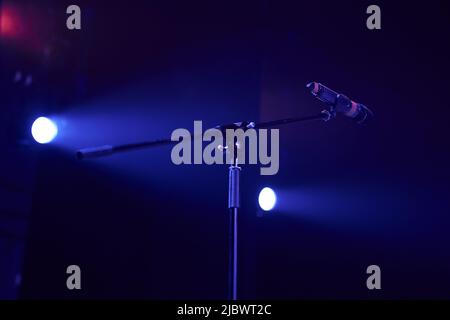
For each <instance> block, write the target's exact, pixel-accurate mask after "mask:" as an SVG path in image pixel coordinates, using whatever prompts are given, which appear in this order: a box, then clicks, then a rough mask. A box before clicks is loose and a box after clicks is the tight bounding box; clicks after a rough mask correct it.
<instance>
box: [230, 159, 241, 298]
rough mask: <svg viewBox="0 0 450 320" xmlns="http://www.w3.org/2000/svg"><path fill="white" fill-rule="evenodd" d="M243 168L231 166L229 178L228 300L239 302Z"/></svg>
mask: <svg viewBox="0 0 450 320" xmlns="http://www.w3.org/2000/svg"><path fill="white" fill-rule="evenodd" d="M240 171H241V168H239V167H238V166H237V165H232V166H230V169H229V178H228V211H229V221H230V225H229V234H228V254H229V258H228V259H229V265H228V299H230V300H237V279H238V278H237V266H238V263H237V262H238V258H237V254H238V246H237V240H238V230H237V228H238V221H237V219H238V209H239V175H240Z"/></svg>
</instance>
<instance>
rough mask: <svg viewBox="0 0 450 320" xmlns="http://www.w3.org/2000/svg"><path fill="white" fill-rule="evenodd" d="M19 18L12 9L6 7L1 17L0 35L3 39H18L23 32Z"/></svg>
mask: <svg viewBox="0 0 450 320" xmlns="http://www.w3.org/2000/svg"><path fill="white" fill-rule="evenodd" d="M19 22H20V21H19V19H18V16H17V14H16V12H15V10H13V9H12V8H10V7H8V6H4V7H3V8H2V10H1V16H0V34H1V36H2V37H7V38H10V37H16V36H17V35H19V34H20V32H21V25H20V23H19Z"/></svg>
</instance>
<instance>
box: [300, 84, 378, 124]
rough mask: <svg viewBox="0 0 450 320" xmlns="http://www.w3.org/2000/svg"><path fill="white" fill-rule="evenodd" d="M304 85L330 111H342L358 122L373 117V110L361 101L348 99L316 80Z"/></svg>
mask: <svg viewBox="0 0 450 320" xmlns="http://www.w3.org/2000/svg"><path fill="white" fill-rule="evenodd" d="M306 87H307V88H308V89H309V90H310V91H311V93H312V95H313V96H315V97H316V98H317V99H319V100H320V101H322V102H325V103H326V104H327V105H329V106H330V107H331V112H333V113H342V114H344V115H345V116H347V117H350V118H353V119H354V120H355V121H356V122H357V123H358V124H363V123H365V122H367V121H369V120H370V119H371V118H372V117H373V112H372V111H371V110H370V109H369V108H367V107H366V106H365V105H363V104H361V103H357V102H354V101H352V100H350V98H348V97H347V96H345V95H343V94H339V93H337V92H335V91H333V90H331V89H330V88H328V87H326V86H324V85H323V84H320V83H318V82H310V83H308V84H307V85H306Z"/></svg>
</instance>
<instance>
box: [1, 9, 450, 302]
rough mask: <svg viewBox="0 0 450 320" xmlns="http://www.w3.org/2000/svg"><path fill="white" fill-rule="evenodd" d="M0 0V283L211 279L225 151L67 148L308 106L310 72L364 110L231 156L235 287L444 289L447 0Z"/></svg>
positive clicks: (11, 293)
mask: <svg viewBox="0 0 450 320" xmlns="http://www.w3.org/2000/svg"><path fill="white" fill-rule="evenodd" d="M0 4H1V16H0V17H1V20H0V23H1V26H2V30H1V53H0V54H1V62H0V63H1V99H0V101H1V102H0V105H1V111H0V112H1V119H2V122H3V125H2V126H1V147H2V150H4V152H3V151H2V157H1V165H2V170H1V172H2V173H1V180H0V186H1V193H0V199H1V207H0V271H1V276H0V297H1V298H8V299H10V298H33V299H36V298H77V299H78V298H152V299H197V298H199V299H223V298H226V280H227V277H226V266H227V251H226V250H227V248H226V245H227V243H226V235H227V216H226V213H227V210H226V205H227V203H226V197H227V194H226V192H227V171H228V169H227V168H226V166H174V165H173V164H172V163H171V162H170V148H168V147H161V148H156V149H151V150H142V151H136V152H132V153H127V154H120V155H117V156H113V157H110V158H104V159H96V160H92V161H83V162H80V161H77V160H76V159H75V150H77V149H78V148H80V147H88V146H95V145H102V144H116V143H125V142H135V141H140V140H145V139H154V138H161V137H166V136H168V135H169V134H170V132H171V130H172V129H174V128H179V127H185V128H189V129H191V128H192V125H193V120H203V122H204V124H205V127H206V126H208V127H209V126H214V125H216V124H220V123H229V122H233V121H239V120H271V119H278V118H283V117H290V116H300V115H309V114H315V113H317V112H318V111H320V110H321V109H320V108H321V107H322V106H321V104H320V103H319V102H318V101H316V100H315V99H314V98H313V97H311V96H310V95H309V93H308V92H307V91H306V89H305V88H304V86H305V84H306V83H308V82H309V81H319V82H321V83H324V84H326V85H327V86H329V87H331V88H333V89H335V90H337V91H340V92H343V93H345V94H347V95H349V96H350V97H352V98H353V99H355V100H356V101H360V102H362V103H364V104H366V105H368V106H369V107H371V108H372V109H373V111H374V112H375V118H374V121H373V122H372V123H370V124H369V125H367V126H363V127H360V126H357V125H355V124H354V123H353V122H352V121H351V120H350V119H346V118H342V117H341V118H338V119H336V120H335V121H333V122H329V123H326V124H325V123H309V124H306V125H296V124H294V125H290V126H286V127H283V128H282V130H281V133H280V136H281V146H280V148H281V151H280V171H279V173H278V174H277V175H275V176H260V175H259V169H258V168H257V167H255V166H247V167H245V168H244V169H243V173H242V189H241V192H242V198H243V203H242V211H241V215H240V240H239V241H240V251H239V255H240V265H239V268H240V269H239V270H240V289H239V296H240V298H243V299H244V298H245V299H253V298H269V299H271V298H275V299H283V298H284V299H287V298H289V299H315V298H320V299H322V298H332V299H367V298H374V299H406V298H414V299H416V298H425V299H430V298H447V299H448V298H450V293H449V292H450V290H449V289H450V256H449V250H448V248H447V246H448V243H449V241H450V235H449V232H448V228H449V226H450V217H449V213H450V201H449V183H448V179H449V174H450V172H449V171H450V170H449V160H450V158H449V155H450V152H449V143H448V137H449V134H448V119H449V116H450V111H449V107H450V105H449V99H448V92H447V91H448V89H449V81H448V74H449V63H448V57H449V56H450V52H449V41H448V38H449V32H448V31H449V26H448V23H449V14H450V12H449V6H448V1H437V0H432V1H427V2H426V3H421V4H414V3H413V2H410V1H395V2H394V1H389V2H388V1H377V2H376V3H375V4H377V5H379V6H380V7H381V13H382V29H381V30H373V31H371V30H368V29H367V28H366V19H367V16H368V15H367V14H366V8H367V6H369V5H370V4H374V3H372V2H369V1H339V2H338V1H258V2H253V1H252V2H247V1H245V2H244V1H226V2H223V1H130V2H128V3H124V2H119V1H98V2H97V1H96V2H95V3H94V1H79V2H78V3H77V4H78V5H79V6H80V7H81V10H82V30H81V31H69V30H67V29H66V27H65V22H66V21H65V20H66V17H67V15H66V14H65V9H66V7H67V6H68V5H70V4H72V3H69V2H66V1H56V0H54V1H50V0H47V1H39V2H36V1H24V0H23V1H6V0H3V1H0ZM5 16H6V18H5ZM11 17H13V18H11ZM7 19H10V20H11V19H12V20H13V21H14V24H13V25H14V27H12V28H11V23H10V22H9V24H8V23H6V22H5V21H7ZM18 73H19V74H18ZM28 76H31V79H32V80H30V78H28V80H27V77H28ZM40 115H48V116H53V117H55V119H58V121H59V122H58V123H59V128H60V134H59V136H58V138H57V139H56V140H55V143H54V144H49V145H38V144H36V143H34V142H33V140H32V137H31V135H30V133H29V132H30V131H29V128H30V126H31V123H32V122H33V120H34V119H35V118H36V117H37V116H40ZM264 186H271V187H272V188H274V189H275V190H276V191H277V194H278V200H279V201H278V206H277V208H276V210H274V211H271V212H270V213H266V214H263V215H261V213H260V212H259V209H258V203H257V195H258V192H259V190H260V189H261V188H262V187H264ZM71 264H76V265H79V266H80V267H81V270H82V290H80V291H69V290H67V288H66V277H67V274H66V272H65V271H66V268H67V266H68V265H71ZM371 264H376V265H379V266H380V268H381V272H382V277H381V282H382V290H374V291H369V290H368V289H367V288H366V279H367V276H368V275H367V274H366V268H367V267H368V266H369V265H371Z"/></svg>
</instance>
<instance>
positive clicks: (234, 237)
mask: <svg viewBox="0 0 450 320" xmlns="http://www.w3.org/2000/svg"><path fill="white" fill-rule="evenodd" d="M335 115H336V114H335V112H334V111H333V110H332V109H331V108H330V109H329V110H323V111H322V112H321V113H319V114H317V115H312V116H306V117H295V118H286V119H281V120H274V121H267V122H260V123H254V122H248V121H243V122H236V123H232V124H227V125H221V126H217V127H216V129H219V130H221V131H222V132H225V130H226V129H243V130H245V129H251V128H254V129H264V128H273V127H278V126H281V125H286V124H290V123H295V122H306V121H314V120H322V121H325V122H326V121H328V120H330V119H332V118H334V117H335ZM196 138H197V137H196ZM200 138H201V137H200ZM176 142H177V141H172V140H171V139H160V140H152V141H145V142H140V143H132V144H124V145H118V146H111V145H106V146H100V147H94V148H86V149H81V150H78V151H77V153H76V154H77V158H78V159H85V158H92V157H101V156H106V155H110V154H113V153H116V152H125V151H131V150H136V149H142V148H150V147H156V146H162V145H169V144H175V143H176ZM227 143H230V142H227ZM231 143H233V144H234V143H235V142H234V141H232V142H231ZM224 149H227V146H225V147H224ZM240 173H241V167H239V163H238V158H237V150H235V152H234V154H233V163H232V165H231V166H230V167H229V171H228V211H229V234H228V261H229V263H228V299H229V300H233V301H236V300H237V292H238V287H237V281H238V272H237V271H238V212H239V207H240V199H239V194H240V192H239V186H240Z"/></svg>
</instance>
